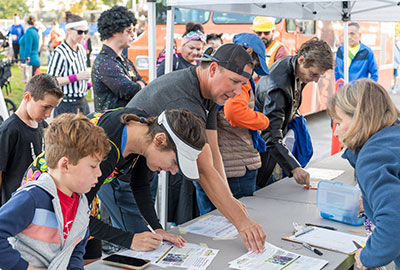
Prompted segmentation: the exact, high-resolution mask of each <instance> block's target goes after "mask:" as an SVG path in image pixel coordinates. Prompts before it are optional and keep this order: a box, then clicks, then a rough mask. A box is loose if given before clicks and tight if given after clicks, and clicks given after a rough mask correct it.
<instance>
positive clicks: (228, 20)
mask: <svg viewBox="0 0 400 270" xmlns="http://www.w3.org/2000/svg"><path fill="white" fill-rule="evenodd" d="M255 17H256V16H249V15H243V14H233V13H226V12H222V13H221V12H214V15H213V18H212V20H213V22H214V23H215V24H253V20H254V18H255Z"/></svg>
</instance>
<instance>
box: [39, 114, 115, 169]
mask: <svg viewBox="0 0 400 270" xmlns="http://www.w3.org/2000/svg"><path fill="white" fill-rule="evenodd" d="M44 144H45V153H46V163H47V166H48V167H49V168H52V169H54V168H56V166H57V162H58V161H59V160H60V159H61V158H62V157H67V158H68V160H69V162H71V163H72V164H73V165H76V164H77V163H78V161H79V160H80V159H82V158H84V157H86V156H89V155H92V156H95V157H97V158H99V159H100V160H102V159H104V158H105V157H106V155H107V154H108V152H109V151H110V149H111V146H110V143H109V142H108V138H107V135H106V133H105V132H104V130H103V128H101V127H99V126H95V125H93V124H92V123H91V122H90V120H89V119H88V118H87V117H86V116H84V115H83V114H82V113H78V114H74V113H64V114H61V115H59V116H58V117H57V118H55V119H54V120H53V121H52V122H51V124H50V125H49V126H48V128H46V130H45V132H44Z"/></svg>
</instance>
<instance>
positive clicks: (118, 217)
mask: <svg viewBox="0 0 400 270" xmlns="http://www.w3.org/2000/svg"><path fill="white" fill-rule="evenodd" d="M97 195H98V196H99V199H100V200H101V203H102V206H104V207H105V208H106V210H107V212H108V213H109V215H110V218H111V223H112V225H113V226H114V227H116V228H119V229H122V230H124V231H128V232H132V233H141V232H144V231H148V229H147V227H146V226H145V224H144V222H143V219H142V214H141V213H140V210H139V208H138V206H137V204H136V200H135V197H134V195H133V193H132V189H131V186H130V184H129V183H128V182H124V181H121V180H119V179H114V180H113V181H111V182H110V183H107V184H104V185H102V186H101V188H100V190H99V191H98V192H97Z"/></svg>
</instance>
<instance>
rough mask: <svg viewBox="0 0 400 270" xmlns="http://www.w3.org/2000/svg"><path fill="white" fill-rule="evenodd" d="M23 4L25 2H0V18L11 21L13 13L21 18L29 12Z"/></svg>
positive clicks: (19, 0) (21, 0)
mask: <svg viewBox="0 0 400 270" xmlns="http://www.w3.org/2000/svg"><path fill="white" fill-rule="evenodd" d="M25 2H26V1H25V0H1V1H0V18H2V19H12V18H13V16H14V14H15V13H17V14H18V15H19V16H20V17H23V16H24V15H25V14H27V13H28V10H29V8H28V6H27V5H26V3H25Z"/></svg>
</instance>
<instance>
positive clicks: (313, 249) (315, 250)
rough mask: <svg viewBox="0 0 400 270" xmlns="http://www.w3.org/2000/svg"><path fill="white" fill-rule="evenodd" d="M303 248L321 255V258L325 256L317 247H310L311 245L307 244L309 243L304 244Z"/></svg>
mask: <svg viewBox="0 0 400 270" xmlns="http://www.w3.org/2000/svg"><path fill="white" fill-rule="evenodd" d="M303 247H305V248H306V249H309V250H311V251H312V252H314V253H315V254H317V255H319V256H322V255H323V254H322V252H321V251H319V250H318V249H316V248H315V247H312V246H310V245H309V244H307V243H303Z"/></svg>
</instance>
